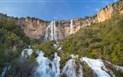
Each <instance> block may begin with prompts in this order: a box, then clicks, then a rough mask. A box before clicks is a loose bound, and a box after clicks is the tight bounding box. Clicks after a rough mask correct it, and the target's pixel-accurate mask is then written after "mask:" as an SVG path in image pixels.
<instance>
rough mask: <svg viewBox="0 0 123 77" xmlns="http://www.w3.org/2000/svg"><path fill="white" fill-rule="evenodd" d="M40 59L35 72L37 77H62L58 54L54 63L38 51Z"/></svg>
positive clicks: (38, 58)
mask: <svg viewBox="0 0 123 77" xmlns="http://www.w3.org/2000/svg"><path fill="white" fill-rule="evenodd" d="M37 53H38V57H37V58H36V61H37V63H38V67H37V68H36V71H35V76H36V77H59V75H60V63H59V62H60V57H59V56H58V55H57V53H55V54H54V59H53V61H51V60H49V59H48V58H47V57H44V53H43V52H42V51H38V52H37Z"/></svg>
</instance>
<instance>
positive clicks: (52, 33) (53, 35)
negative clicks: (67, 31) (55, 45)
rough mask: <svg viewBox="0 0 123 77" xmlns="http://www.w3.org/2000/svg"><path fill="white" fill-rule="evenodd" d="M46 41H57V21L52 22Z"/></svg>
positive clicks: (47, 31)
mask: <svg viewBox="0 0 123 77" xmlns="http://www.w3.org/2000/svg"><path fill="white" fill-rule="evenodd" d="M49 32H50V33H49ZM44 39H45V40H56V41H57V27H56V23H55V21H51V23H50V25H49V26H48V27H47V28H46V33H45V38H44Z"/></svg>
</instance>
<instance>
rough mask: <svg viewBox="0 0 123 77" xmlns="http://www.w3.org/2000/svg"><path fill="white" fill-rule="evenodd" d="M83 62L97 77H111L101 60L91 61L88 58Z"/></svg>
mask: <svg viewBox="0 0 123 77" xmlns="http://www.w3.org/2000/svg"><path fill="white" fill-rule="evenodd" d="M81 61H82V62H83V61H84V62H86V63H87V64H88V66H89V67H90V68H91V69H92V70H93V72H94V73H95V74H96V75H97V77H110V75H109V74H108V73H107V71H108V70H107V69H106V67H105V65H104V63H103V62H102V60H100V59H90V58H87V57H83V58H81Z"/></svg>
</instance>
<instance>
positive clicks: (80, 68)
mask: <svg viewBox="0 0 123 77" xmlns="http://www.w3.org/2000/svg"><path fill="white" fill-rule="evenodd" d="M78 65H79V70H78V77H83V71H82V65H81V64H80V62H78Z"/></svg>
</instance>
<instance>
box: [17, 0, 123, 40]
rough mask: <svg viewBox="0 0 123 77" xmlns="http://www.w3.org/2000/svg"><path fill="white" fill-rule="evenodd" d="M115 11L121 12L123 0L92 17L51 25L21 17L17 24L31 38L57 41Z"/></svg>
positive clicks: (122, 10)
mask: <svg viewBox="0 0 123 77" xmlns="http://www.w3.org/2000/svg"><path fill="white" fill-rule="evenodd" d="M117 11H118V12H119V13H120V14H123V1H118V2H116V3H113V4H111V5H108V6H106V7H105V8H103V9H101V10H100V11H99V12H98V13H97V14H96V15H95V16H92V17H85V18H75V19H72V20H60V21H55V22H54V24H55V25H51V24H52V23H53V22H51V23H50V22H48V21H43V20H39V19H35V18H21V19H19V20H18V24H19V25H22V28H23V29H24V32H25V34H26V35H27V36H29V37H30V38H31V39H38V40H56V41H57V40H61V39H64V38H65V37H67V36H69V35H71V34H74V33H76V32H77V31H78V30H80V28H82V27H86V26H89V25H91V24H93V23H99V22H103V21H105V20H108V19H110V18H111V17H112V16H113V15H114V14H115V13H116V12H117Z"/></svg>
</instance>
